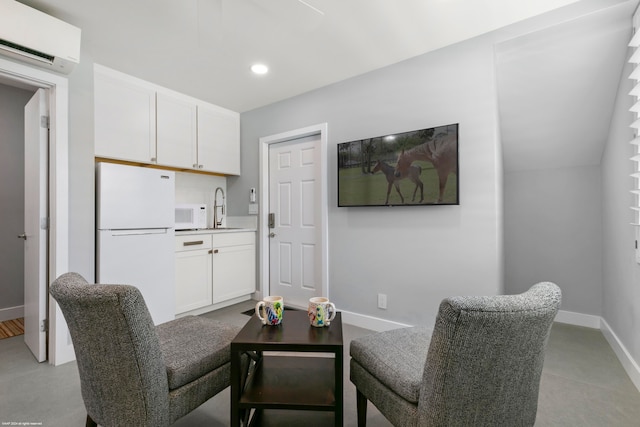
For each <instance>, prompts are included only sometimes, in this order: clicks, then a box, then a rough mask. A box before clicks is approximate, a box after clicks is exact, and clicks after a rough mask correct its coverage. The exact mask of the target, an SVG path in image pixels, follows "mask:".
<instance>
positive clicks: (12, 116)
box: [0, 84, 33, 310]
mask: <svg viewBox="0 0 640 427" xmlns="http://www.w3.org/2000/svg"><path fill="white" fill-rule="evenodd" d="M32 96H33V91H27V90H23V89H18V88H15V87H11V86H5V85H2V84H0V130H1V131H0V211H1V212H2V214H1V215H0V218H1V220H0V242H2V244H1V245H0V310H2V309H3V308H10V307H19V306H22V305H23V304H24V243H23V241H22V240H20V239H18V238H17V237H16V236H17V235H18V234H20V233H22V232H23V231H24V106H25V105H26V103H27V102H29V99H30V98H31V97H32Z"/></svg>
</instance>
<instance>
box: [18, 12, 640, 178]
mask: <svg viewBox="0 0 640 427" xmlns="http://www.w3.org/2000/svg"><path fill="white" fill-rule="evenodd" d="M20 2H21V3H25V4H27V5H29V6H32V7H35V8H36V9H39V10H42V11H44V12H46V13H48V14H50V15H53V16H55V17H58V18H60V19H62V20H64V21H66V22H69V23H71V24H73V25H76V26H78V27H80V28H81V29H82V44H83V50H82V55H84V58H81V59H85V60H86V59H89V60H91V61H93V62H97V63H100V64H103V65H106V66H109V67H112V68H115V69H118V70H120V71H123V72H125V73H128V74H131V75H134V76H137V77H140V78H142V79H145V80H148V81H151V82H153V83H156V84H159V85H162V86H165V87H168V88H171V89H173V90H176V91H179V92H182V93H186V94H189V95H192V96H195V97H198V98H201V99H204V100H206V101H209V102H212V103H215V104H218V105H221V106H224V107H226V108H229V109H232V110H235V111H239V112H244V111H248V110H251V109H254V108H257V107H260V106H264V105H268V104H270V103H273V102H276V101H279V100H282V99H286V98H289V97H291V96H295V95H298V94H301V93H304V92H307V91H309V90H312V89H316V88H319V87H322V86H325V85H328V84H331V83H334V82H337V81H340V80H344V79H346V78H349V77H352V76H356V75H359V74H362V73H365V72H368V71H371V70H375V69H377V68H380V67H383V66H386V65H390V64H393V63H396V62H399V61H401V60H404V59H408V58H411V57H414V56H417V55H420V54H423V53H426V52H429V51H432V50H435V49H439V48H443V47H446V46H448V45H451V44H453V43H457V42H460V41H463V40H465V39H469V38H472V37H475V36H478V35H481V34H485V33H487V32H490V31H493V30H496V29H499V28H503V27H507V26H509V25H511V24H514V23H518V22H521V21H524V20H526V19H528V18H531V17H534V16H539V15H542V14H545V13H547V12H550V11H563V10H576V11H581V10H582V11H586V12H584V13H579V14H574V15H573V16H572V15H571V14H570V13H569V14H568V15H567V16H568V17H567V18H566V19H565V20H564V21H563V22H562V23H561V24H558V23H555V24H553V25H550V26H549V27H548V28H545V29H543V30H536V31H535V32H532V33H530V34H527V35H524V36H518V37H515V38H513V39H505V40H506V41H504V42H502V43H500V44H499V45H497V46H496V66H497V85H498V100H499V109H500V130H501V135H502V141H503V146H504V158H505V168H506V169H507V170H527V169H538V168H546V167H564V166H579V165H587V164H598V162H599V160H600V156H601V153H602V148H603V145H604V141H605V140H606V134H607V132H608V124H609V120H610V117H611V112H612V108H613V101H614V99H615V95H616V91H617V85H618V82H619V80H620V77H621V70H622V67H623V64H624V57H625V55H626V47H625V46H626V40H627V39H628V37H629V34H630V24H631V18H630V17H631V14H632V13H633V9H634V7H635V5H636V4H637V0H579V1H578V0H520V1H514V0H473V1H469V0H402V1H397V0H109V1H97V0H20ZM254 62H263V63H265V64H267V65H268V66H269V67H270V72H269V73H268V74H267V75H264V76H256V75H253V74H252V73H251V71H250V66H251V65H252V64H253V63H254ZM558 141H562V143H561V144H559V143H558Z"/></svg>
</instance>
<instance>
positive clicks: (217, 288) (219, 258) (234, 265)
mask: <svg viewBox="0 0 640 427" xmlns="http://www.w3.org/2000/svg"><path fill="white" fill-rule="evenodd" d="M255 264H256V257H255V245H238V246H226V247H219V248H216V247H215V245H214V249H213V302H214V303H216V302H221V301H226V300H229V299H231V298H236V297H240V296H243V295H248V294H251V293H253V292H255V290H256V268H255Z"/></svg>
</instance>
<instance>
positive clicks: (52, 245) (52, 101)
mask: <svg viewBox="0 0 640 427" xmlns="http://www.w3.org/2000/svg"><path fill="white" fill-rule="evenodd" d="M0 82H2V83H5V84H9V85H13V86H18V87H23V88H25V87H29V88H33V89H37V88H43V89H47V90H48V91H49V126H50V127H49V197H48V202H49V245H48V254H49V255H48V260H47V265H48V275H49V279H48V281H49V283H50V282H51V281H52V280H53V279H55V278H56V277H58V276H59V275H61V274H62V273H65V272H67V271H69V84H68V80H67V78H66V77H63V76H62V75H59V74H55V73H51V72H48V71H45V70H43V69H39V68H37V67H32V66H27V65H23V64H21V63H18V62H13V61H11V60H8V59H4V58H0ZM47 307H48V312H49V313H48V319H49V338H48V340H49V345H48V354H47V359H48V361H49V363H50V364H53V365H60V364H62V363H66V362H69V361H71V360H74V359H75V353H74V351H73V345H72V344H71V339H70V338H69V331H68V328H67V324H66V322H65V321H64V317H63V315H62V311H61V310H60V307H58V305H57V303H56V302H55V300H54V299H53V298H52V297H51V296H49V298H48V304H47Z"/></svg>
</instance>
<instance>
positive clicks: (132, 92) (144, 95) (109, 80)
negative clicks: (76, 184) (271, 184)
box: [94, 65, 240, 175]
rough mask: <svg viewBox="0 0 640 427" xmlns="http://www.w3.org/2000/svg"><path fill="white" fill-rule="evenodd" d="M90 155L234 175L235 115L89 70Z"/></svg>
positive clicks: (237, 144)
mask: <svg viewBox="0 0 640 427" xmlns="http://www.w3.org/2000/svg"><path fill="white" fill-rule="evenodd" d="M94 120H95V155H96V157H106V158H111V159H118V160H125V161H131V162H137V163H155V164H157V165H159V166H167V167H172V168H178V169H183V170H198V171H203V172H213V173H217V174H223V175H240V114H238V113H236V112H235V111H231V110H227V109H225V108H222V107H218V106H216V105H213V104H209V103H206V102H204V101H200V100H198V99H195V98H192V97H190V96H187V95H183V94H180V93H177V92H173V91H171V90H169V89H165V88H162V87H160V86H155V85H153V84H151V83H148V82H145V81H143V80H140V79H137V78H135V77H131V76H127V75H126V74H122V73H120V72H118V71H114V70H111V69H109V68H106V67H103V66H101V65H95V68H94Z"/></svg>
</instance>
